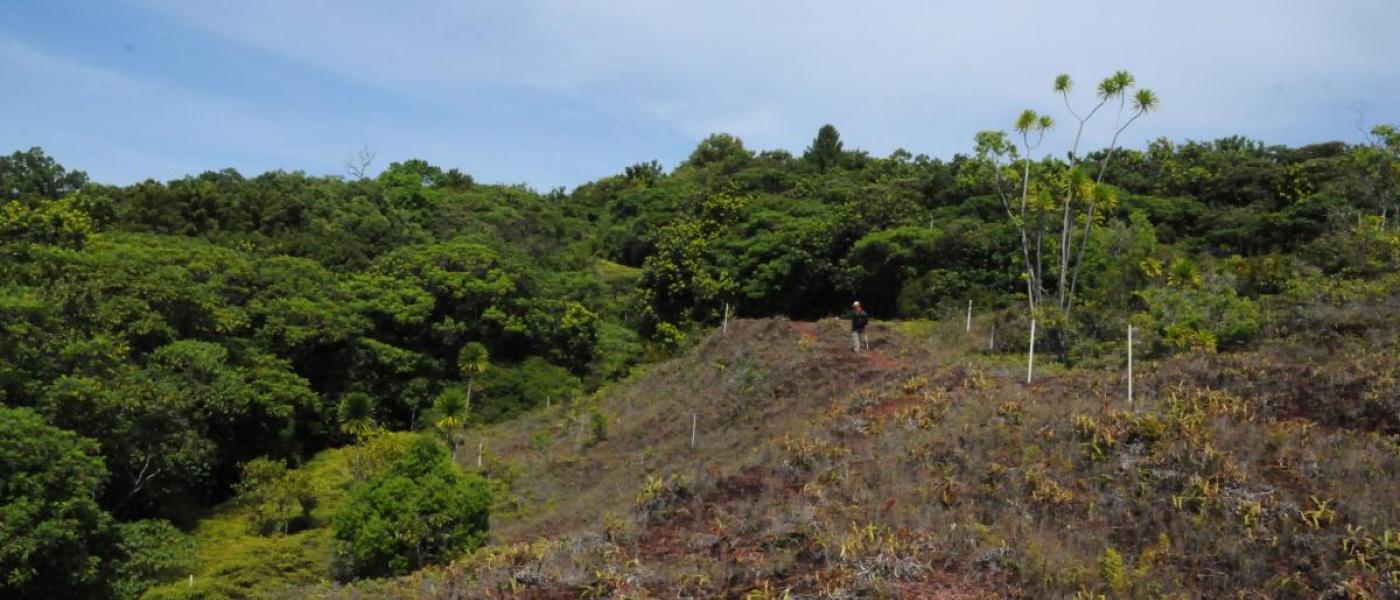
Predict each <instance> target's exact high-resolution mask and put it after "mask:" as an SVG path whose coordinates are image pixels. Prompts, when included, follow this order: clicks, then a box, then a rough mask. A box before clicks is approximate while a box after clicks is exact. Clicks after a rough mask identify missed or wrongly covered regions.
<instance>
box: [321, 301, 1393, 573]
mask: <svg viewBox="0 0 1400 600" xmlns="http://www.w3.org/2000/svg"><path fill="white" fill-rule="evenodd" d="M959 330H960V327H959V328H946V329H945V328H922V329H910V328H905V327H898V326H896V325H880V326H876V327H875V328H874V329H873V330H872V332H871V333H872V335H871V338H872V350H871V351H870V352H868V353H862V354H859V355H856V354H854V353H852V352H851V351H850V349H849V347H848V346H846V343H847V341H848V339H849V338H848V337H847V334H846V333H845V331H844V329H843V328H842V326H841V323H840V322H838V321H823V322H819V323H793V322H789V321H786V320H781V319H777V320H753V321H738V322H735V323H732V324H731V327H730V331H729V333H728V335H727V336H720V335H718V334H715V335H712V336H710V337H709V338H707V339H705V340H704V341H702V342H701V343H700V344H699V345H698V346H697V347H696V348H695V349H693V350H692V351H691V352H690V353H688V354H687V355H686V356H684V357H682V358H679V359H677V360H674V361H671V362H668V363H664V364H660V365H657V366H655V367H653V368H651V369H649V370H647V371H646V372H644V373H641V374H639V375H637V376H635V377H634V378H632V379H631V380H629V381H626V382H623V383H621V384H618V385H617V386H616V387H614V388H612V389H610V390H605V391H604V392H602V393H600V394H599V395H598V396H597V397H596V398H593V399H590V400H588V401H585V402H581V403H578V404H575V405H572V406H564V407H554V408H552V409H551V410H548V411H542V412H539V413H536V414H532V415H528V416H526V417H523V418H521V419H519V420H517V421H513V422H511V423H506V424H502V425H499V426H495V427H492V428H489V429H485V430H482V431H480V432H477V434H478V435H479V437H480V441H481V442H482V443H483V447H484V449H485V450H484V451H483V456H482V457H481V459H482V467H481V469H482V470H483V471H484V472H486V473H487V474H488V475H490V476H491V477H493V478H494V479H495V480H497V481H499V482H501V483H502V493H501V495H500V499H499V502H498V506H497V509H496V515H495V517H494V518H493V523H492V541H493V545H491V546H489V547H487V548H486V549H483V550H481V551H478V552H476V553H474V554H472V555H470V556H467V557H464V558H462V559H461V560H459V561H457V562H455V563H454V564H452V565H451V566H449V567H446V568H443V569H435V570H430V571H425V572H422V573H418V574H415V575H414V576H411V577H409V578H405V579H401V580H395V581H389V582H366V583H359V584H356V585H355V586H353V587H348V588H347V587H341V588H321V589H317V590H314V591H313V592H314V593H315V594H318V595H322V596H330V597H369V596H376V597H377V596H391V597H412V598H576V597H593V598H633V597H637V598H640V597H656V598H715V597H729V598H783V597H817V598H858V597H859V598H866V597H898V598H999V597H1021V598H1044V597H1077V598H1100V597H1104V598H1196V597H1246V598H1263V597H1285V598H1287V597H1296V598H1314V597H1336V598H1394V597H1397V595H1400V507H1397V503H1396V501H1395V498H1397V497H1400V444H1398V443H1397V437H1396V431H1395V426H1396V425H1395V423H1396V420H1395V416H1396V409H1395V401H1396V400H1395V392H1396V387H1395V386H1396V378H1395V373H1396V369H1397V361H1396V359H1395V357H1394V355H1393V354H1390V353H1386V352H1383V351H1379V350H1376V349H1368V348H1366V347H1361V346H1357V347H1353V348H1351V349H1348V350H1345V351H1338V352H1330V353H1328V354H1326V355H1310V354H1308V353H1306V352H1302V351H1299V350H1297V349H1290V348H1286V347H1281V346H1280V347H1274V348H1269V349H1265V350H1260V351H1256V352H1249V353H1239V354H1232V355H1221V356H1204V355H1201V356H1184V357H1178V358H1174V359H1170V360H1165V361H1161V362H1157V363H1150V364H1148V365H1145V366H1144V367H1143V368H1142V370H1141V376H1140V378H1139V380H1138V394H1137V397H1136V398H1135V402H1134V403H1132V404H1129V403H1128V402H1127V398H1126V397H1125V394H1124V385H1123V383H1124V382H1123V379H1122V374H1121V373H1109V372H1103V371H1075V372H1070V373H1065V374H1055V375H1051V376H1048V377H1044V378H1041V379H1039V380H1037V381H1036V382H1035V383H1033V384H1032V385H1030V386H1027V385H1025V384H1024V380H1023V378H1024V372H1023V371H1020V370H1019V368H1016V367H1012V366H1007V365H1009V363H1004V362H1001V361H997V360H984V359H982V358H980V357H978V356H977V355H975V354H974V353H973V352H972V350H971V347H972V341H971V340H972V338H970V337H966V336H964V335H963V334H962V332H961V331H959ZM596 415H601V417H598V416H596ZM692 418H693V422H694V424H695V431H696V435H695V447H694V448H692V447H691V426H692ZM600 422H601V423H602V424H601V425H599V423H600ZM468 454H469V455H468V456H466V457H465V463H466V466H468V467H469V468H476V460H477V457H476V456H471V455H470V453H468Z"/></svg>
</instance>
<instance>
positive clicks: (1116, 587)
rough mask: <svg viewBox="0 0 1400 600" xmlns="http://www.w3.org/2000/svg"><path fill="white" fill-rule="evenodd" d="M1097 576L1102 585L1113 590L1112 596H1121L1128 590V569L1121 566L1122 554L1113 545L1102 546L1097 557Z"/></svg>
mask: <svg viewBox="0 0 1400 600" xmlns="http://www.w3.org/2000/svg"><path fill="white" fill-rule="evenodd" d="M1099 576H1100V577H1102V578H1103V583H1104V585H1106V586H1108V589H1110V590H1113V594H1114V596H1118V597H1122V596H1123V594H1124V593H1125V592H1127V591H1128V570H1127V569H1125V568H1124V567H1123V555H1122V554H1119V553H1118V551H1117V550H1114V549H1113V546H1109V547H1107V548H1104V550H1103V556H1101V557H1099Z"/></svg>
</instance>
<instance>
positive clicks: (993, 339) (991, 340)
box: [987, 321, 997, 350]
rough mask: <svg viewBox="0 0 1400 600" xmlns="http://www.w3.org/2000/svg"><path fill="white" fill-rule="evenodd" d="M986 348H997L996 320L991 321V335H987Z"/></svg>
mask: <svg viewBox="0 0 1400 600" xmlns="http://www.w3.org/2000/svg"><path fill="white" fill-rule="evenodd" d="M987 349H988V350H996V349H997V324H996V321H993V322H992V335H991V336H988V338H987Z"/></svg>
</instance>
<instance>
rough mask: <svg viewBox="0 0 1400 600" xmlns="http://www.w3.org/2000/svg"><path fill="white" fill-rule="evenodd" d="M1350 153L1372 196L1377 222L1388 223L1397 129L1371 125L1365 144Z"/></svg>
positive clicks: (1399, 178)
mask: <svg viewBox="0 0 1400 600" xmlns="http://www.w3.org/2000/svg"><path fill="white" fill-rule="evenodd" d="M1354 155H1355V160H1356V162H1357V164H1358V165H1359V166H1360V168H1361V170H1362V172H1363V174H1364V179H1365V180H1366V182H1367V183H1368V184H1369V185H1368V187H1369V188H1370V189H1369V190H1368V191H1369V192H1370V194H1371V195H1372V196H1373V197H1374V199H1375V203H1376V210H1377V212H1378V213H1379V214H1380V218H1381V223H1382V224H1383V225H1388V224H1389V223H1390V218H1391V214H1392V212H1395V211H1392V210H1391V205H1392V204H1394V203H1395V194H1396V189H1397V187H1400V128H1397V127H1396V126H1395V125H1389V124H1384V125H1376V126H1375V127H1372V128H1371V130H1370V131H1369V132H1368V133H1367V135H1366V143H1365V144H1363V145H1361V146H1360V147H1358V148H1356V150H1355V151H1354Z"/></svg>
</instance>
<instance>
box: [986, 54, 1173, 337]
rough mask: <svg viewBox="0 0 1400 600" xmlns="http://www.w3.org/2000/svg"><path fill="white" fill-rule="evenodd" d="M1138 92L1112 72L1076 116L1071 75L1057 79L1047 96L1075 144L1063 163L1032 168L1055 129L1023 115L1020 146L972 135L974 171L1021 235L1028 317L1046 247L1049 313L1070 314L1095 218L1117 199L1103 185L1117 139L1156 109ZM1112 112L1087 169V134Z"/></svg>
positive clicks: (1040, 285) (993, 134) (1035, 306)
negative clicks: (1068, 123) (1060, 108)
mask: <svg viewBox="0 0 1400 600" xmlns="http://www.w3.org/2000/svg"><path fill="white" fill-rule="evenodd" d="M1136 85H1137V81H1136V79H1135V78H1134V77H1133V75H1132V74H1131V73H1129V72H1127V71H1118V72H1117V73H1114V74H1112V75H1110V76H1108V77H1106V78H1104V79H1103V81H1101V82H1100V83H1099V86H1098V89H1097V94H1096V98H1097V101H1096V102H1095V103H1094V104H1093V105H1092V106H1090V107H1089V109H1088V110H1087V111H1083V112H1081V111H1079V110H1076V109H1075V108H1074V103H1073V101H1072V99H1071V94H1072V93H1073V91H1074V81H1073V79H1071V78H1070V76H1069V75H1060V76H1058V77H1056V78H1055V81H1054V84H1053V86H1052V89H1053V90H1054V92H1055V93H1056V94H1059V95H1060V97H1061V98H1062V99H1063V100H1064V104H1065V108H1066V109H1067V110H1068V111H1069V113H1070V115H1071V116H1072V117H1073V119H1074V123H1075V134H1074V142H1073V144H1072V145H1071V146H1070V148H1069V151H1068V153H1067V154H1066V156H1067V162H1060V161H1056V160H1050V159H1046V160H1040V161H1037V160H1036V159H1035V157H1034V156H1033V154H1034V153H1035V152H1036V151H1037V150H1038V149H1039V148H1040V146H1041V143H1042V142H1043V141H1044V139H1045V133H1046V131H1047V130H1049V129H1050V128H1051V127H1053V126H1054V120H1053V119H1052V118H1051V117H1049V116H1047V115H1043V114H1040V113H1037V112H1036V111H1033V110H1025V111H1022V112H1021V114H1020V115H1019V116H1018V117H1017V119H1016V122H1015V126H1014V128H1013V129H1014V131H1015V133H1016V135H1017V137H1018V138H1019V139H1018V140H1017V141H1016V142H1013V141H1012V139H1011V137H1010V136H1008V135H1007V134H1006V133H1005V132H1002V131H983V132H980V133H978V134H977V138H976V139H977V163H978V165H980V167H981V168H980V169H978V170H977V172H978V173H980V174H983V175H990V179H991V181H992V183H993V187H994V189H995V190H996V192H997V194H998V196H999V197H1000V198H1001V201H1002V205H1003V207H1004V208H1005V209H1006V212H1007V216H1008V218H1010V219H1011V221H1012V222H1013V223H1014V224H1015V225H1016V227H1017V229H1018V230H1019V231H1018V232H1019V234H1020V238H1021V254H1022V258H1023V260H1024V262H1025V269H1026V274H1025V277H1026V300H1027V304H1028V305H1029V309H1030V311H1031V312H1032V313H1033V314H1034V313H1036V312H1038V311H1039V310H1040V309H1042V308H1043V307H1044V300H1045V297H1044V296H1045V293H1046V291H1047V290H1046V281H1045V275H1046V269H1045V260H1044V256H1045V253H1046V246H1047V244H1049V245H1050V246H1051V248H1050V249H1049V251H1050V252H1051V253H1052V254H1053V256H1052V258H1053V259H1054V261H1055V265H1054V268H1055V271H1054V276H1055V277H1056V278H1057V285H1056V286H1055V290H1054V291H1055V295H1054V302H1055V304H1054V308H1055V309H1057V311H1058V312H1059V314H1060V316H1061V317H1063V318H1066V319H1067V318H1068V317H1069V315H1070V312H1071V311H1072V309H1073V307H1074V297H1075V293H1076V291H1077V286H1078V282H1079V273H1080V270H1081V268H1082V267H1083V264H1084V253H1085V252H1084V251H1085V248H1086V247H1087V246H1088V243H1089V240H1090V239H1091V236H1090V234H1091V233H1092V230H1093V227H1094V222H1095V217H1096V216H1099V217H1101V216H1102V215H1101V211H1100V210H1099V209H1100V208H1104V207H1110V206H1112V205H1113V204H1114V203H1115V202H1116V201H1117V196H1116V193H1115V192H1114V190H1113V189H1112V188H1111V187H1109V186H1106V185H1104V184H1103V178H1104V174H1105V173H1107V171H1108V165H1109V162H1110V161H1111V160H1112V159H1113V156H1114V154H1115V153H1116V152H1117V150H1118V141H1119V138H1120V137H1121V136H1122V134H1123V132H1124V131H1126V130H1127V129H1128V127H1129V126H1131V125H1132V124H1133V123H1134V122H1136V121H1137V120H1138V119H1139V118H1141V117H1143V116H1144V115H1146V114H1147V113H1149V112H1152V111H1154V110H1156V109H1157V106H1158V99H1157V95H1156V94H1154V93H1153V92H1152V90H1148V89H1136V90H1135V87H1136ZM1115 104H1116V106H1117V111H1116V117H1115V119H1114V123H1113V129H1112V138H1111V141H1110V142H1109V146H1108V148H1107V149H1105V150H1104V151H1103V152H1102V154H1101V156H1100V157H1099V158H1098V159H1097V162H1096V163H1095V162H1089V161H1087V160H1086V158H1085V156H1084V155H1082V154H1081V153H1080V151H1079V145H1080V142H1081V141H1082V140H1083V137H1084V132H1085V129H1086V127H1087V126H1088V124H1089V122H1090V121H1091V120H1092V119H1093V118H1094V117H1095V116H1096V115H1098V114H1100V112H1101V111H1102V109H1104V108H1106V107H1113V106H1114V105H1115ZM1096 213H1097V215H1096ZM1051 215H1055V216H1051ZM1056 217H1058V218H1056Z"/></svg>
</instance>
